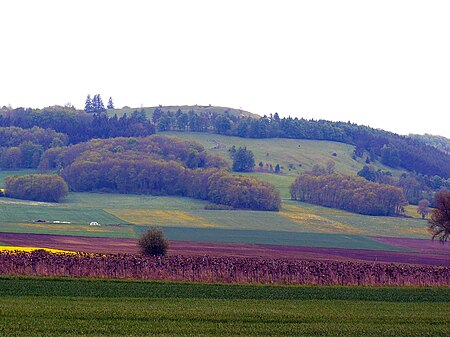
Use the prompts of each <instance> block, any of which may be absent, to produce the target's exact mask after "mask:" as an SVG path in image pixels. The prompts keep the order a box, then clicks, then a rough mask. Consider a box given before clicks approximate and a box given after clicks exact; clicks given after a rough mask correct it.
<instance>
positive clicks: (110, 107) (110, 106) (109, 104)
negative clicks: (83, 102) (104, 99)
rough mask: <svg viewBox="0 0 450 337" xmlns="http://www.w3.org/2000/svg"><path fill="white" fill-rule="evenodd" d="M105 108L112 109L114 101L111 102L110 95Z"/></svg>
mask: <svg viewBox="0 0 450 337" xmlns="http://www.w3.org/2000/svg"><path fill="white" fill-rule="evenodd" d="M107 108H108V109H114V103H113V100H112V97H110V98H109V100H108V106H107Z"/></svg>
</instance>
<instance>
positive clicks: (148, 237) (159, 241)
mask: <svg viewBox="0 0 450 337" xmlns="http://www.w3.org/2000/svg"><path fill="white" fill-rule="evenodd" d="M168 247H169V242H168V241H167V240H166V239H165V238H164V233H163V231H162V230H161V229H159V228H155V227H150V229H149V230H148V231H147V232H146V233H145V234H143V235H142V237H141V238H140V239H139V248H140V250H141V254H142V255H151V256H165V255H166V254H167V248H168Z"/></svg>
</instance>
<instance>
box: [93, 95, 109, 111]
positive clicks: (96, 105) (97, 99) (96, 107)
mask: <svg viewBox="0 0 450 337" xmlns="http://www.w3.org/2000/svg"><path fill="white" fill-rule="evenodd" d="M92 107H93V108H92V112H96V113H98V112H104V111H106V109H105V106H104V105H103V100H102V97H101V96H100V94H97V95H94V98H93V99H92Z"/></svg>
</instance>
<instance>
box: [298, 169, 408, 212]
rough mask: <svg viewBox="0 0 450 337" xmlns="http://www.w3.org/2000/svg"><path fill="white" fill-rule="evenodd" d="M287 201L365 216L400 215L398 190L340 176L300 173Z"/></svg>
mask: <svg viewBox="0 0 450 337" xmlns="http://www.w3.org/2000/svg"><path fill="white" fill-rule="evenodd" d="M290 190H291V198H292V199H293V200H299V201H304V202H308V203H312V204H316V205H321V206H326V207H332V208H338V209H342V210H346V211H349V212H354V213H360V214H366V215H398V214H402V213H403V206H404V205H405V197H404V195H403V192H402V190H401V189H400V188H398V187H394V186H391V185H386V184H378V183H373V182H370V181H367V180H365V179H363V178H360V177H352V176H347V175H343V174H323V175H315V174H312V173H304V174H301V175H299V176H298V177H297V179H296V180H295V182H294V183H293V184H292V185H291V188H290Z"/></svg>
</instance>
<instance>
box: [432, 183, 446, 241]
mask: <svg viewBox="0 0 450 337" xmlns="http://www.w3.org/2000/svg"><path fill="white" fill-rule="evenodd" d="M428 222H429V224H428V230H429V231H430V233H431V234H432V235H433V237H432V239H433V240H434V239H436V238H437V239H439V241H441V242H442V243H444V242H445V241H447V240H448V238H449V236H450V191H448V190H441V191H439V192H437V193H436V194H435V195H434V209H433V211H432V212H431V218H430V220H428Z"/></svg>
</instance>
